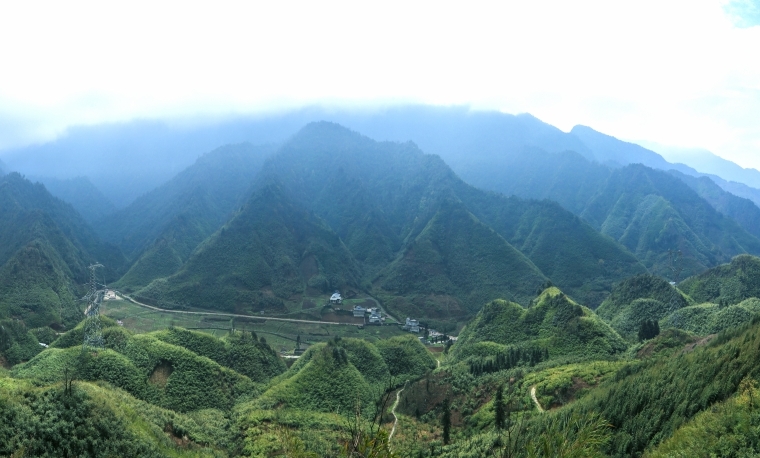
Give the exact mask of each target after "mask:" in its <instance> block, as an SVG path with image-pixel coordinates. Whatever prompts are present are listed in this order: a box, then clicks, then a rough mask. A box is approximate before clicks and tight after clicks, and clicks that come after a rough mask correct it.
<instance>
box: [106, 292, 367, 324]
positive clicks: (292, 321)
mask: <svg viewBox="0 0 760 458" xmlns="http://www.w3.org/2000/svg"><path fill="white" fill-rule="evenodd" d="M118 297H121V298H123V299H125V300H127V301H129V302H131V303H133V304H136V305H139V306H140V307H145V308H148V309H151V310H155V311H157V312H165V313H179V314H184V315H213V316H229V317H235V318H250V319H255V320H264V321H270V320H271V321H289V322H291V323H311V324H334V325H338V326H360V325H359V324H356V323H335V322H332V321H316V320H297V319H295V318H275V317H269V316H257V315H240V314H237V313H219V312H188V311H186V310H168V309H161V308H158V307H153V306H152V305H148V304H143V303H142V302H137V301H136V300H134V299H132V298H131V297H129V296H127V295H126V294H120V293H119V296H118Z"/></svg>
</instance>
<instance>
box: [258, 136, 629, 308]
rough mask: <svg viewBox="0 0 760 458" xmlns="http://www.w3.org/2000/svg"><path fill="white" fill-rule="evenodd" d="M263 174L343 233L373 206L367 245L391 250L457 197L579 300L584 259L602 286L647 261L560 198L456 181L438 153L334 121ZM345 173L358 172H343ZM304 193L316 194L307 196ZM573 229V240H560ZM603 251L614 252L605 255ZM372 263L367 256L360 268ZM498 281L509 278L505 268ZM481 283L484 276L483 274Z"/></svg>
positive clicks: (301, 139) (300, 139)
mask: <svg viewBox="0 0 760 458" xmlns="http://www.w3.org/2000/svg"><path fill="white" fill-rule="evenodd" d="M262 174H271V175H276V176H278V177H280V179H281V181H282V183H284V184H285V186H287V187H288V189H290V190H291V191H290V192H291V194H292V195H294V196H296V198H298V199H300V201H301V203H302V204H303V205H304V206H306V207H307V208H310V209H312V210H314V211H315V212H316V213H317V214H319V215H320V216H322V217H323V218H325V219H326V220H327V221H328V222H330V224H331V225H333V227H335V228H336V232H338V234H339V235H341V237H342V238H343V239H344V240H350V239H351V238H352V235H351V233H352V232H351V231H352V230H353V228H357V227H361V224H363V222H364V221H366V220H367V217H365V216H364V215H366V214H367V213H368V210H367V209H366V208H367V206H371V207H370V208H372V209H374V212H373V213H371V215H372V218H373V221H375V222H377V221H385V223H384V224H382V225H380V224H378V223H375V224H376V225H378V227H380V228H382V234H383V235H382V237H376V240H377V241H378V242H381V243H379V244H378V242H375V245H370V246H376V247H378V248H376V249H377V250H378V251H379V252H382V253H388V252H392V251H391V250H392V249H393V248H394V247H397V246H398V245H397V242H396V241H397V240H404V241H406V242H407V243H409V242H411V241H413V240H414V239H415V238H416V237H417V236H418V235H419V234H420V233H421V231H422V230H423V229H424V228H425V227H427V226H428V224H429V222H430V221H431V219H432V218H433V217H434V216H435V215H436V213H438V212H439V211H440V208H439V203H440V202H443V201H444V200H448V201H461V202H462V204H463V205H464V207H463V208H465V209H466V210H467V211H469V212H470V213H472V214H473V215H474V216H475V217H477V218H478V219H479V220H480V222H481V223H484V224H486V225H488V226H490V227H491V228H492V229H493V230H495V231H496V233H498V234H499V235H501V237H502V238H504V239H505V240H506V241H507V242H508V243H510V244H513V245H514V246H515V247H516V248H518V249H519V250H521V251H522V252H523V254H524V255H526V256H527V257H528V258H529V259H531V260H532V261H533V260H534V259H536V261H534V264H535V265H537V266H538V267H539V268H540V269H541V270H542V271H544V269H546V270H545V271H544V274H545V275H547V276H549V277H550V278H551V279H552V280H553V281H555V283H557V284H559V285H560V286H562V287H563V288H566V289H567V290H568V292H569V293H570V294H572V295H574V296H575V295H576V294H577V295H579V296H582V297H579V299H580V300H582V301H584V302H585V301H586V300H588V299H590V298H589V297H587V295H586V294H585V292H582V291H580V286H581V284H583V283H585V282H586V281H587V280H588V279H589V278H588V277H589V275H588V274H589V273H590V272H589V271H588V270H585V269H587V268H588V267H587V266H591V265H594V266H595V267H592V268H591V269H590V270H591V271H593V273H592V275H591V276H592V277H593V278H597V277H600V278H602V282H606V288H607V289H609V284H610V282H612V281H617V280H620V279H622V278H625V274H626V273H628V274H629V275H633V274H634V273H638V272H642V271H643V270H644V269H643V268H642V267H641V266H640V265H638V264H637V262H636V260H635V259H634V258H633V257H632V256H630V255H629V254H627V253H625V250H621V249H620V247H619V245H617V244H616V243H614V242H613V241H610V240H608V239H606V238H605V237H600V236H599V234H598V233H596V232H595V231H594V230H593V229H591V228H589V227H588V226H587V225H585V224H584V223H583V222H582V221H580V220H579V219H578V218H575V217H573V216H572V215H571V214H570V213H568V212H567V211H565V210H563V209H561V208H560V207H558V206H556V205H553V204H550V203H544V202H541V203H539V202H534V201H523V200H522V199H517V198H505V197H503V196H498V195H492V194H489V193H485V192H483V191H480V190H477V189H475V188H473V187H472V186H469V185H467V184H465V183H464V182H462V181H461V180H460V179H459V178H458V177H457V176H456V175H455V174H454V173H453V172H452V171H451V169H450V168H448V167H447V166H446V164H444V163H443V162H442V161H441V160H440V159H439V158H438V157H436V156H432V155H426V154H423V153H422V152H421V151H420V150H419V149H417V148H416V147H415V146H414V145H413V144H410V143H404V144H395V143H376V142H373V141H372V140H370V139H368V138H366V137H362V136H360V135H358V134H355V133H353V132H350V131H348V130H346V129H344V128H342V127H340V126H337V125H333V124H325V123H319V124H312V125H309V126H307V127H306V128H304V129H303V130H302V131H301V132H300V133H299V135H298V136H296V137H294V138H293V139H292V140H291V141H290V142H288V143H287V144H286V145H284V146H283V148H282V149H281V150H280V153H279V154H278V155H276V156H275V157H273V158H272V160H271V161H270V162H269V163H268V164H267V165H266V166H265V167H264V169H263V171H262ZM346 177H355V178H354V180H353V181H350V180H348V179H347V178H346ZM335 182H339V183H352V185H351V186H353V188H354V191H353V193H354V195H357V196H362V197H361V199H358V198H357V199H354V200H353V201H352V203H356V202H361V205H362V206H361V207H360V206H359V205H356V206H354V207H348V208H346V207H344V206H343V202H344V201H345V199H344V198H342V197H341V195H340V194H339V193H337V192H335V190H336V189H340V186H335V185H334V184H333V183H335ZM309 196H318V197H317V198H315V199H313V200H312V199H311V198H310V197H309ZM334 207H338V208H346V210H341V214H342V215H344V216H343V217H342V218H340V219H336V218H335V217H334V216H333V215H334V214H335V213H336V212H335V210H332V208H334ZM447 208H448V207H447ZM462 221H464V220H462ZM358 232H359V233H361V231H358ZM571 239H575V241H574V242H572V243H564V242H570V241H571ZM553 241H556V243H554V242H553ZM579 242H580V243H579ZM580 245H583V247H582V248H581V247H580ZM349 246H351V245H350V244H349ZM600 247H601V248H600ZM602 252H604V253H602ZM385 259H387V255H386V256H385ZM600 259H602V260H605V259H606V260H611V261H613V262H611V265H604V264H600V263H599V260H600ZM618 261H619V263H618ZM365 264H369V263H365ZM570 265H574V269H584V271H583V277H581V275H577V274H573V273H572V272H570V269H568V268H567V267H566V266H570ZM581 265H583V267H581ZM470 267H472V268H474V266H473V265H470ZM374 269H375V268H374V266H371V265H370V266H366V271H367V272H374V271H375V270H374ZM562 269H567V270H565V272H562ZM575 272H578V271H577V270H576V271H575ZM565 273H567V275H565ZM555 276H557V277H558V278H557V279H555V278H554V277H555ZM613 278H614V279H616V280H613ZM504 281H505V282H507V283H508V284H509V283H510V282H513V281H512V280H510V279H509V278H505V279H504ZM483 283H484V284H489V283H490V282H489V281H488V280H486V279H485V278H483ZM513 283H514V282H513ZM537 286H538V285H524V286H521V287H520V291H523V292H522V293H521V294H523V299H520V300H521V301H522V302H523V303H527V302H526V301H525V296H524V294H525V292H527V293H528V294H532V293H533V292H534V291H535V288H536V287H537ZM531 289H532V291H530V290H531ZM423 292H425V293H427V292H429V291H423ZM495 297H498V296H495ZM591 302H594V299H593V298H591ZM599 302H600V301H599ZM599 302H596V303H594V304H593V305H596V304H598V303H599ZM447 306H448V305H447Z"/></svg>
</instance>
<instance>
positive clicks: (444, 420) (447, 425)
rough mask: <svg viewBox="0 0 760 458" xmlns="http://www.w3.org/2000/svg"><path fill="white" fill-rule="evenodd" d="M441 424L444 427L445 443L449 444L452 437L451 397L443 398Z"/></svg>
mask: <svg viewBox="0 0 760 458" xmlns="http://www.w3.org/2000/svg"><path fill="white" fill-rule="evenodd" d="M441 426H442V427H443V443H444V444H448V443H449V440H450V439H451V407H450V406H449V398H446V399H444V400H443V417H441Z"/></svg>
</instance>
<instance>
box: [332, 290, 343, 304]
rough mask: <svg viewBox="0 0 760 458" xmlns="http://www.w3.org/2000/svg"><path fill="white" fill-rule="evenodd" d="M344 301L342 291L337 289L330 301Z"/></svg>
mask: <svg viewBox="0 0 760 458" xmlns="http://www.w3.org/2000/svg"><path fill="white" fill-rule="evenodd" d="M341 302H343V298H342V297H340V292H339V291H335V292H334V293H333V295H332V296H330V303H331V304H340V303H341Z"/></svg>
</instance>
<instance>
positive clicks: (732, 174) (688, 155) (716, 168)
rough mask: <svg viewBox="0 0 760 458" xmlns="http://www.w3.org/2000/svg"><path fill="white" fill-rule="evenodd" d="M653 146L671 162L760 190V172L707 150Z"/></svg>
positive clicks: (653, 148)
mask: <svg viewBox="0 0 760 458" xmlns="http://www.w3.org/2000/svg"><path fill="white" fill-rule="evenodd" d="M651 146H652V148H651V149H652V150H654V151H657V152H658V153H660V154H662V155H663V157H665V159H667V160H668V161H670V162H673V163H676V162H681V163H684V164H687V165H688V166H690V167H692V168H694V169H695V170H697V171H699V172H701V173H709V174H713V175H718V176H720V177H721V178H723V179H724V180H726V181H733V182H737V183H742V184H745V185H747V186H749V187H753V188H755V189H757V188H760V171H757V170H755V169H751V168H747V169H745V168H744V167H741V166H740V165H738V164H736V163H734V162H731V161H728V160H726V159H723V158H722V157H720V156H717V155H716V154H714V153H712V152H710V151H707V150H705V149H681V148H669V147H663V146H660V145H654V144H653V145H651Z"/></svg>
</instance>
